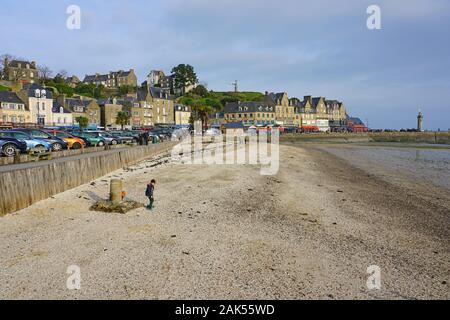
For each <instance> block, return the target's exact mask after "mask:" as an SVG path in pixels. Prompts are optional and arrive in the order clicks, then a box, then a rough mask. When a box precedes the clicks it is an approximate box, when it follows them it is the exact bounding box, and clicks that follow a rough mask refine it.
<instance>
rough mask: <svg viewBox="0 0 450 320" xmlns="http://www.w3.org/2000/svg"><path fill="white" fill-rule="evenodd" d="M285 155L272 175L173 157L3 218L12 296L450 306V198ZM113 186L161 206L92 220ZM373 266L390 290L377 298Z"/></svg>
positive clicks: (0, 243)
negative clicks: (118, 183) (119, 183)
mask: <svg viewBox="0 0 450 320" xmlns="http://www.w3.org/2000/svg"><path fill="white" fill-rule="evenodd" d="M280 156H281V163H280V170H279V173H278V174H277V175H275V176H261V175H260V170H259V169H260V168H259V167H256V166H250V165H241V166H237V165H236V166H224V165H182V164H179V163H173V162H172V161H171V159H170V157H169V156H168V155H166V156H162V157H159V158H157V159H149V160H147V161H144V162H142V163H140V164H138V165H136V166H133V167H130V168H126V169H124V170H119V171H116V172H114V173H111V174H110V175H108V176H105V177H102V178H100V179H97V180H95V181H94V182H92V183H90V184H86V185H83V186H80V187H78V188H76V189H73V190H69V191H67V192H64V193H61V194H59V195H56V196H54V197H52V198H50V199H47V200H44V201H41V202H39V203H36V204H34V205H32V206H30V207H28V208H26V209H24V210H21V211H19V212H16V213H14V214H10V215H7V216H4V217H1V218H0V255H1V257H2V258H1V260H0V299H449V298H450V290H449V284H448V282H449V278H450V251H449V248H450V230H449V229H450V228H449V225H450V191H449V190H448V189H447V188H444V187H441V186H436V185H432V184H430V183H427V182H426V181H423V182H422V181H417V180H414V179H411V177H409V176H407V175H402V174H400V173H399V174H392V173H391V172H388V171H385V170H384V169H383V168H382V167H379V168H378V167H377V168H376V170H366V169H365V168H363V167H361V166H357V165H354V164H352V163H351V162H349V161H348V160H345V159H343V158H342V157H338V155H337V154H336V153H335V154H332V153H329V152H328V151H327V149H326V148H324V147H322V146H321V147H320V148H318V147H316V146H315V145H307V146H301V145H282V146H281V147H280ZM373 168H374V167H373V166H372V169H373ZM112 177H117V178H121V179H123V181H124V185H125V189H126V191H127V197H128V198H130V199H133V200H136V201H140V202H145V201H146V199H145V195H144V192H145V186H146V183H148V182H149V180H150V179H152V178H155V179H156V180H157V185H156V190H155V198H156V202H155V206H156V207H155V209H154V210H153V211H152V212H150V211H149V210H147V209H146V208H140V209H136V210H134V211H131V212H129V213H128V214H125V215H121V214H115V213H99V212H92V211H89V207H90V206H91V205H92V204H93V203H94V202H95V201H96V200H97V199H99V198H107V195H108V191H109V184H108V183H109V180H110V179H111V178H112ZM70 265H78V266H79V267H80V269H81V278H82V281H81V289H80V290H68V289H67V287H66V280H67V278H68V276H69V275H68V274H67V273H66V271H67V267H68V266H70ZM371 265H377V266H379V267H380V268H381V281H382V283H381V285H382V287H381V289H380V290H368V289H367V287H366V281H367V278H368V277H369V274H367V272H366V271H367V267H368V266H371Z"/></svg>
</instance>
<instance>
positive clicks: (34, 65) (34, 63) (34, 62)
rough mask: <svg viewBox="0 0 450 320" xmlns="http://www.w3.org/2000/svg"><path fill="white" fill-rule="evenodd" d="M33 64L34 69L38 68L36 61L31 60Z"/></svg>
mask: <svg viewBox="0 0 450 320" xmlns="http://www.w3.org/2000/svg"><path fill="white" fill-rule="evenodd" d="M31 66H32V67H33V69H36V61H31Z"/></svg>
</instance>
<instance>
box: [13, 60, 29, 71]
mask: <svg viewBox="0 0 450 320" xmlns="http://www.w3.org/2000/svg"><path fill="white" fill-rule="evenodd" d="M19 64H21V65H22V68H25V67H26V65H27V64H28V65H29V66H30V69H33V70H36V67H35V66H33V65H32V64H31V62H29V61H22V60H11V61H10V62H9V63H8V66H9V67H13V68H18V67H19Z"/></svg>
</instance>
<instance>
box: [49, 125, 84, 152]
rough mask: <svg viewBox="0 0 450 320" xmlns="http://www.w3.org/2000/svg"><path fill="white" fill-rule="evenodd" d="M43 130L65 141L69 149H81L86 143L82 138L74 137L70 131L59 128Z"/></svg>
mask: <svg viewBox="0 0 450 320" xmlns="http://www.w3.org/2000/svg"><path fill="white" fill-rule="evenodd" d="M45 132H47V133H49V134H51V135H52V136H54V137H58V138H60V139H63V140H64V141H66V142H67V144H68V146H69V148H70V149H81V148H84V147H86V143H85V142H84V140H83V139H81V138H78V137H75V136H73V135H71V134H70V133H67V132H64V131H61V130H45Z"/></svg>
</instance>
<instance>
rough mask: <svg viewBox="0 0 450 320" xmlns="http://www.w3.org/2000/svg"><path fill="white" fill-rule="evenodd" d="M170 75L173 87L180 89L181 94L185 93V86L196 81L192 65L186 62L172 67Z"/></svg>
mask: <svg viewBox="0 0 450 320" xmlns="http://www.w3.org/2000/svg"><path fill="white" fill-rule="evenodd" d="M171 72H172V76H173V81H174V87H175V89H178V90H180V92H181V94H182V95H183V94H184V93H185V88H186V87H187V86H190V85H194V84H196V83H198V78H197V74H196V73H195V71H194V67H192V66H190V65H188V64H179V65H178V66H176V67H174V68H173V69H172V71H171Z"/></svg>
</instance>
